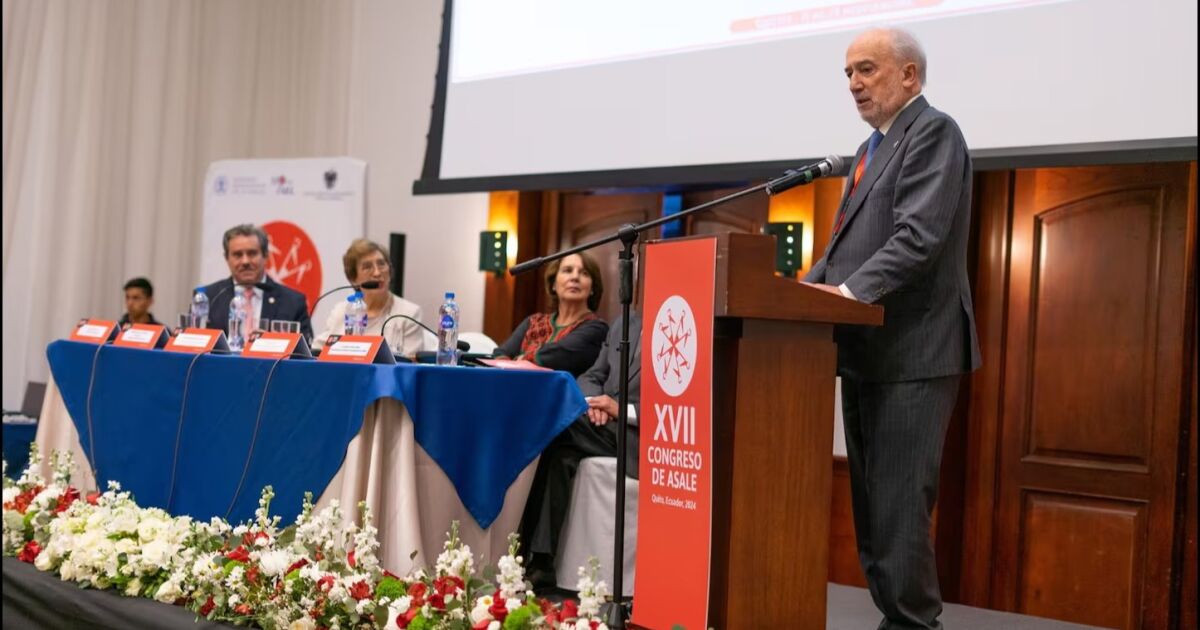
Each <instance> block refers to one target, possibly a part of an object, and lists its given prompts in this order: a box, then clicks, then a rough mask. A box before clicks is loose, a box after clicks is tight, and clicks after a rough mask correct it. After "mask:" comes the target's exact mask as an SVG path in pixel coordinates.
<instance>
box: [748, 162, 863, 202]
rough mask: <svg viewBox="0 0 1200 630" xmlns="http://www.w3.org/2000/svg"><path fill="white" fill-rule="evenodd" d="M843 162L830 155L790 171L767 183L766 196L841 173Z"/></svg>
mask: <svg viewBox="0 0 1200 630" xmlns="http://www.w3.org/2000/svg"><path fill="white" fill-rule="evenodd" d="M844 163H845V162H844V161H843V160H842V158H841V156H839V155H830V156H829V157H826V158H825V159H824V160H821V161H820V162H817V163H816V164H809V165H808V166H802V167H800V168H797V169H792V170H790V171H788V172H786V173H784V174H783V175H781V176H779V177H776V178H775V179H773V180H771V181H769V182H767V188H766V190H767V194H768V195H777V194H779V193H781V192H783V191H785V190H788V189H790V188H795V187H796V186H801V185H804V184H808V183H811V182H812V181H813V180H814V179H817V178H818V177H826V176H828V175H833V174H834V173H840V172H841V171H842V165H843V164H844Z"/></svg>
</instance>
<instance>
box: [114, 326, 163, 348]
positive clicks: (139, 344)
mask: <svg viewBox="0 0 1200 630" xmlns="http://www.w3.org/2000/svg"><path fill="white" fill-rule="evenodd" d="M166 344H167V331H166V328H164V327H163V326H161V325H159V324H132V325H130V326H129V328H126V329H125V330H122V331H121V334H119V335H117V339H116V341H114V342H113V345H114V346H123V347H126V348H145V349H146V350H153V349H155V348H161V347H163V346H165V345H166Z"/></svg>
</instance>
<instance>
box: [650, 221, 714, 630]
mask: <svg viewBox="0 0 1200 630" xmlns="http://www.w3.org/2000/svg"><path fill="white" fill-rule="evenodd" d="M716 255H717V241H716V239H714V238H702V239H687V240H678V241H665V242H661V243H651V244H649V245H647V246H646V255H645V258H644V261H643V264H644V265H645V267H644V268H645V299H644V300H643V302H642V303H643V304H644V309H645V310H644V311H643V315H642V316H643V321H644V322H646V323H645V324H644V325H643V328H642V400H641V410H640V411H639V413H638V418H639V419H640V420H639V423H640V426H641V428H640V435H641V449H642V452H641V455H640V457H641V459H640V464H641V465H640V468H639V470H640V474H639V479H640V486H639V490H638V546H637V588H636V589H635V592H634V598H635V599H636V604H635V605H634V607H633V619H632V621H633V623H635V624H637V625H639V626H642V627H646V628H653V629H655V630H658V629H664V630H666V629H669V628H673V627H676V626H682V627H684V628H687V629H688V630H692V629H703V628H707V627H708V589H709V559H710V558H709V556H710V553H711V548H712V540H711V539H712V457H711V454H712V370H713V366H712V356H713V299H714V293H715V291H716V268H717V267H716ZM651 374H652V375H653V378H650V377H649V376H648V375H651Z"/></svg>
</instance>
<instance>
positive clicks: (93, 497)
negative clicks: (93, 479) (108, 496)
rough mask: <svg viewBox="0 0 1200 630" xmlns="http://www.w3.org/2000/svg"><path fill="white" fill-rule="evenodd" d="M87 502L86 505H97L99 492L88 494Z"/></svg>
mask: <svg viewBox="0 0 1200 630" xmlns="http://www.w3.org/2000/svg"><path fill="white" fill-rule="evenodd" d="M87 502H88V505H96V504H97V503H99V502H100V493H99V492H91V493H89V494H88V495H87Z"/></svg>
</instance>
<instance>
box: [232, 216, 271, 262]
mask: <svg viewBox="0 0 1200 630" xmlns="http://www.w3.org/2000/svg"><path fill="white" fill-rule="evenodd" d="M235 236H255V237H258V244H259V246H260V248H261V250H262V255H263V256H266V255H267V247H268V246H269V245H270V240H269V239H268V238H267V233H266V232H264V231H263V229H262V228H260V227H258V226H257V225H253V224H251V223H243V224H241V225H235V226H233V227H231V228H229V229H228V230H225V236H224V237H223V238H222V239H221V247H223V248H224V249H225V257H226V258H229V241H230V240H232V239H233V237H235Z"/></svg>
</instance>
